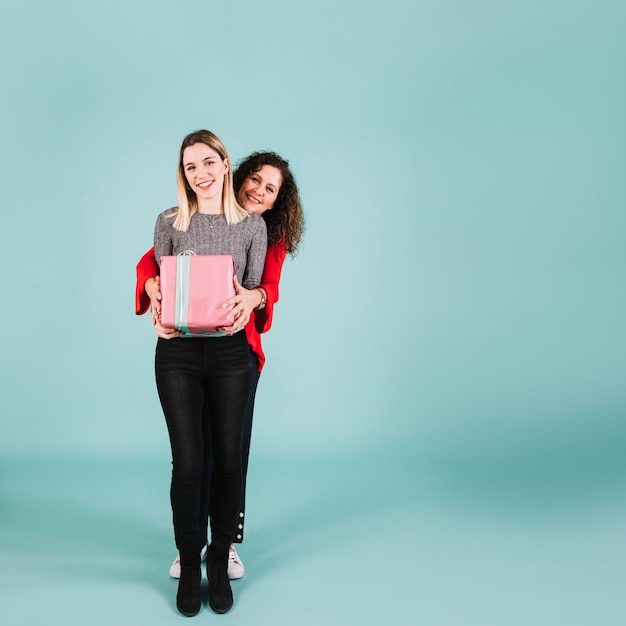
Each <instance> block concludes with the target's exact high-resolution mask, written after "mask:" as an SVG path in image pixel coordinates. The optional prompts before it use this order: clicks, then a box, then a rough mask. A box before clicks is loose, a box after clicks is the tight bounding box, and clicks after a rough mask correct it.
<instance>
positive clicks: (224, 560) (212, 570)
mask: <svg viewBox="0 0 626 626" xmlns="http://www.w3.org/2000/svg"><path fill="white" fill-rule="evenodd" d="M206 574H207V578H208V579H209V606H210V607H211V608H212V609H213V610H214V611H215V612H216V613H226V611H228V610H229V609H230V608H231V607H232V606H233V592H232V590H231V588H230V581H229V580H228V552H226V554H225V555H222V554H219V555H216V554H214V553H212V552H211V550H209V554H208V556H207V561H206Z"/></svg>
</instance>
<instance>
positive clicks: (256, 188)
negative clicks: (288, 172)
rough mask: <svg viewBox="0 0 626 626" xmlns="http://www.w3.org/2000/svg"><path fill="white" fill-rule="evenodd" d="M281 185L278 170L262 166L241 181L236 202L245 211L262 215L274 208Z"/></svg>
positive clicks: (281, 181)
mask: <svg viewBox="0 0 626 626" xmlns="http://www.w3.org/2000/svg"><path fill="white" fill-rule="evenodd" d="M282 183H283V176H282V174H281V172H280V170H279V169H278V168H277V167H274V166H273V165H264V166H263V167H262V168H261V169H260V170H259V171H258V172H251V173H250V175H249V176H248V177H247V178H246V179H245V180H244V181H243V183H242V184H241V187H240V188H239V192H238V193H237V201H238V202H239V204H240V205H241V206H242V207H243V208H244V209H245V210H246V211H250V213H256V215H262V214H263V213H265V211H269V210H270V209H271V208H272V207H273V206H274V202H276V198H277V197H278V192H279V191H280V186H281V185H282Z"/></svg>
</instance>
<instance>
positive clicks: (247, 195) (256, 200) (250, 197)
mask: <svg viewBox="0 0 626 626" xmlns="http://www.w3.org/2000/svg"><path fill="white" fill-rule="evenodd" d="M246 198H248V200H250V202H253V203H254V204H261V201H260V200H258V199H257V198H255V197H254V196H251V195H250V194H249V193H247V194H246Z"/></svg>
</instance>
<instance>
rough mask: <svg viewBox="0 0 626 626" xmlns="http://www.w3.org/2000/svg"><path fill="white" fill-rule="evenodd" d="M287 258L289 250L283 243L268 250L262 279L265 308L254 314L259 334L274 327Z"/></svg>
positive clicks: (261, 285)
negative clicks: (265, 298) (279, 289)
mask: <svg viewBox="0 0 626 626" xmlns="http://www.w3.org/2000/svg"><path fill="white" fill-rule="evenodd" d="M286 256H287V248H286V247H285V245H284V244H283V243H277V244H275V245H273V246H270V247H269V248H268V249H267V255H266V256H265V267H264V268H263V277H262V278H261V284H260V285H259V287H261V288H262V289H263V290H264V291H265V293H266V296H267V301H266V303H265V307H264V308H262V309H259V310H256V311H255V312H254V324H255V327H256V330H257V332H259V333H266V332H267V331H268V330H269V329H270V328H271V327H272V319H273V317H274V304H275V303H276V302H278V297H279V293H278V285H279V283H280V276H281V273H282V269H283V264H284V263H285V257H286Z"/></svg>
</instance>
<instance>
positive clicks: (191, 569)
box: [176, 555, 202, 617]
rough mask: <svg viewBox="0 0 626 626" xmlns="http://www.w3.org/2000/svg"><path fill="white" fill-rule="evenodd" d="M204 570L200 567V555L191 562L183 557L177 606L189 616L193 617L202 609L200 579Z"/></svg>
mask: <svg viewBox="0 0 626 626" xmlns="http://www.w3.org/2000/svg"><path fill="white" fill-rule="evenodd" d="M201 580H202V570H201V569H200V557H199V556H197V557H196V558H194V559H191V562H189V561H187V562H185V560H184V559H183V558H182V555H181V561H180V580H179V581H178V593H177V594H176V606H177V608H178V610H179V611H180V612H181V613H182V614H183V615H186V616H187V617H193V616H194V615H196V614H197V613H198V611H199V610H200V606H201V604H202V602H201V599H200V581H201Z"/></svg>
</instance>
